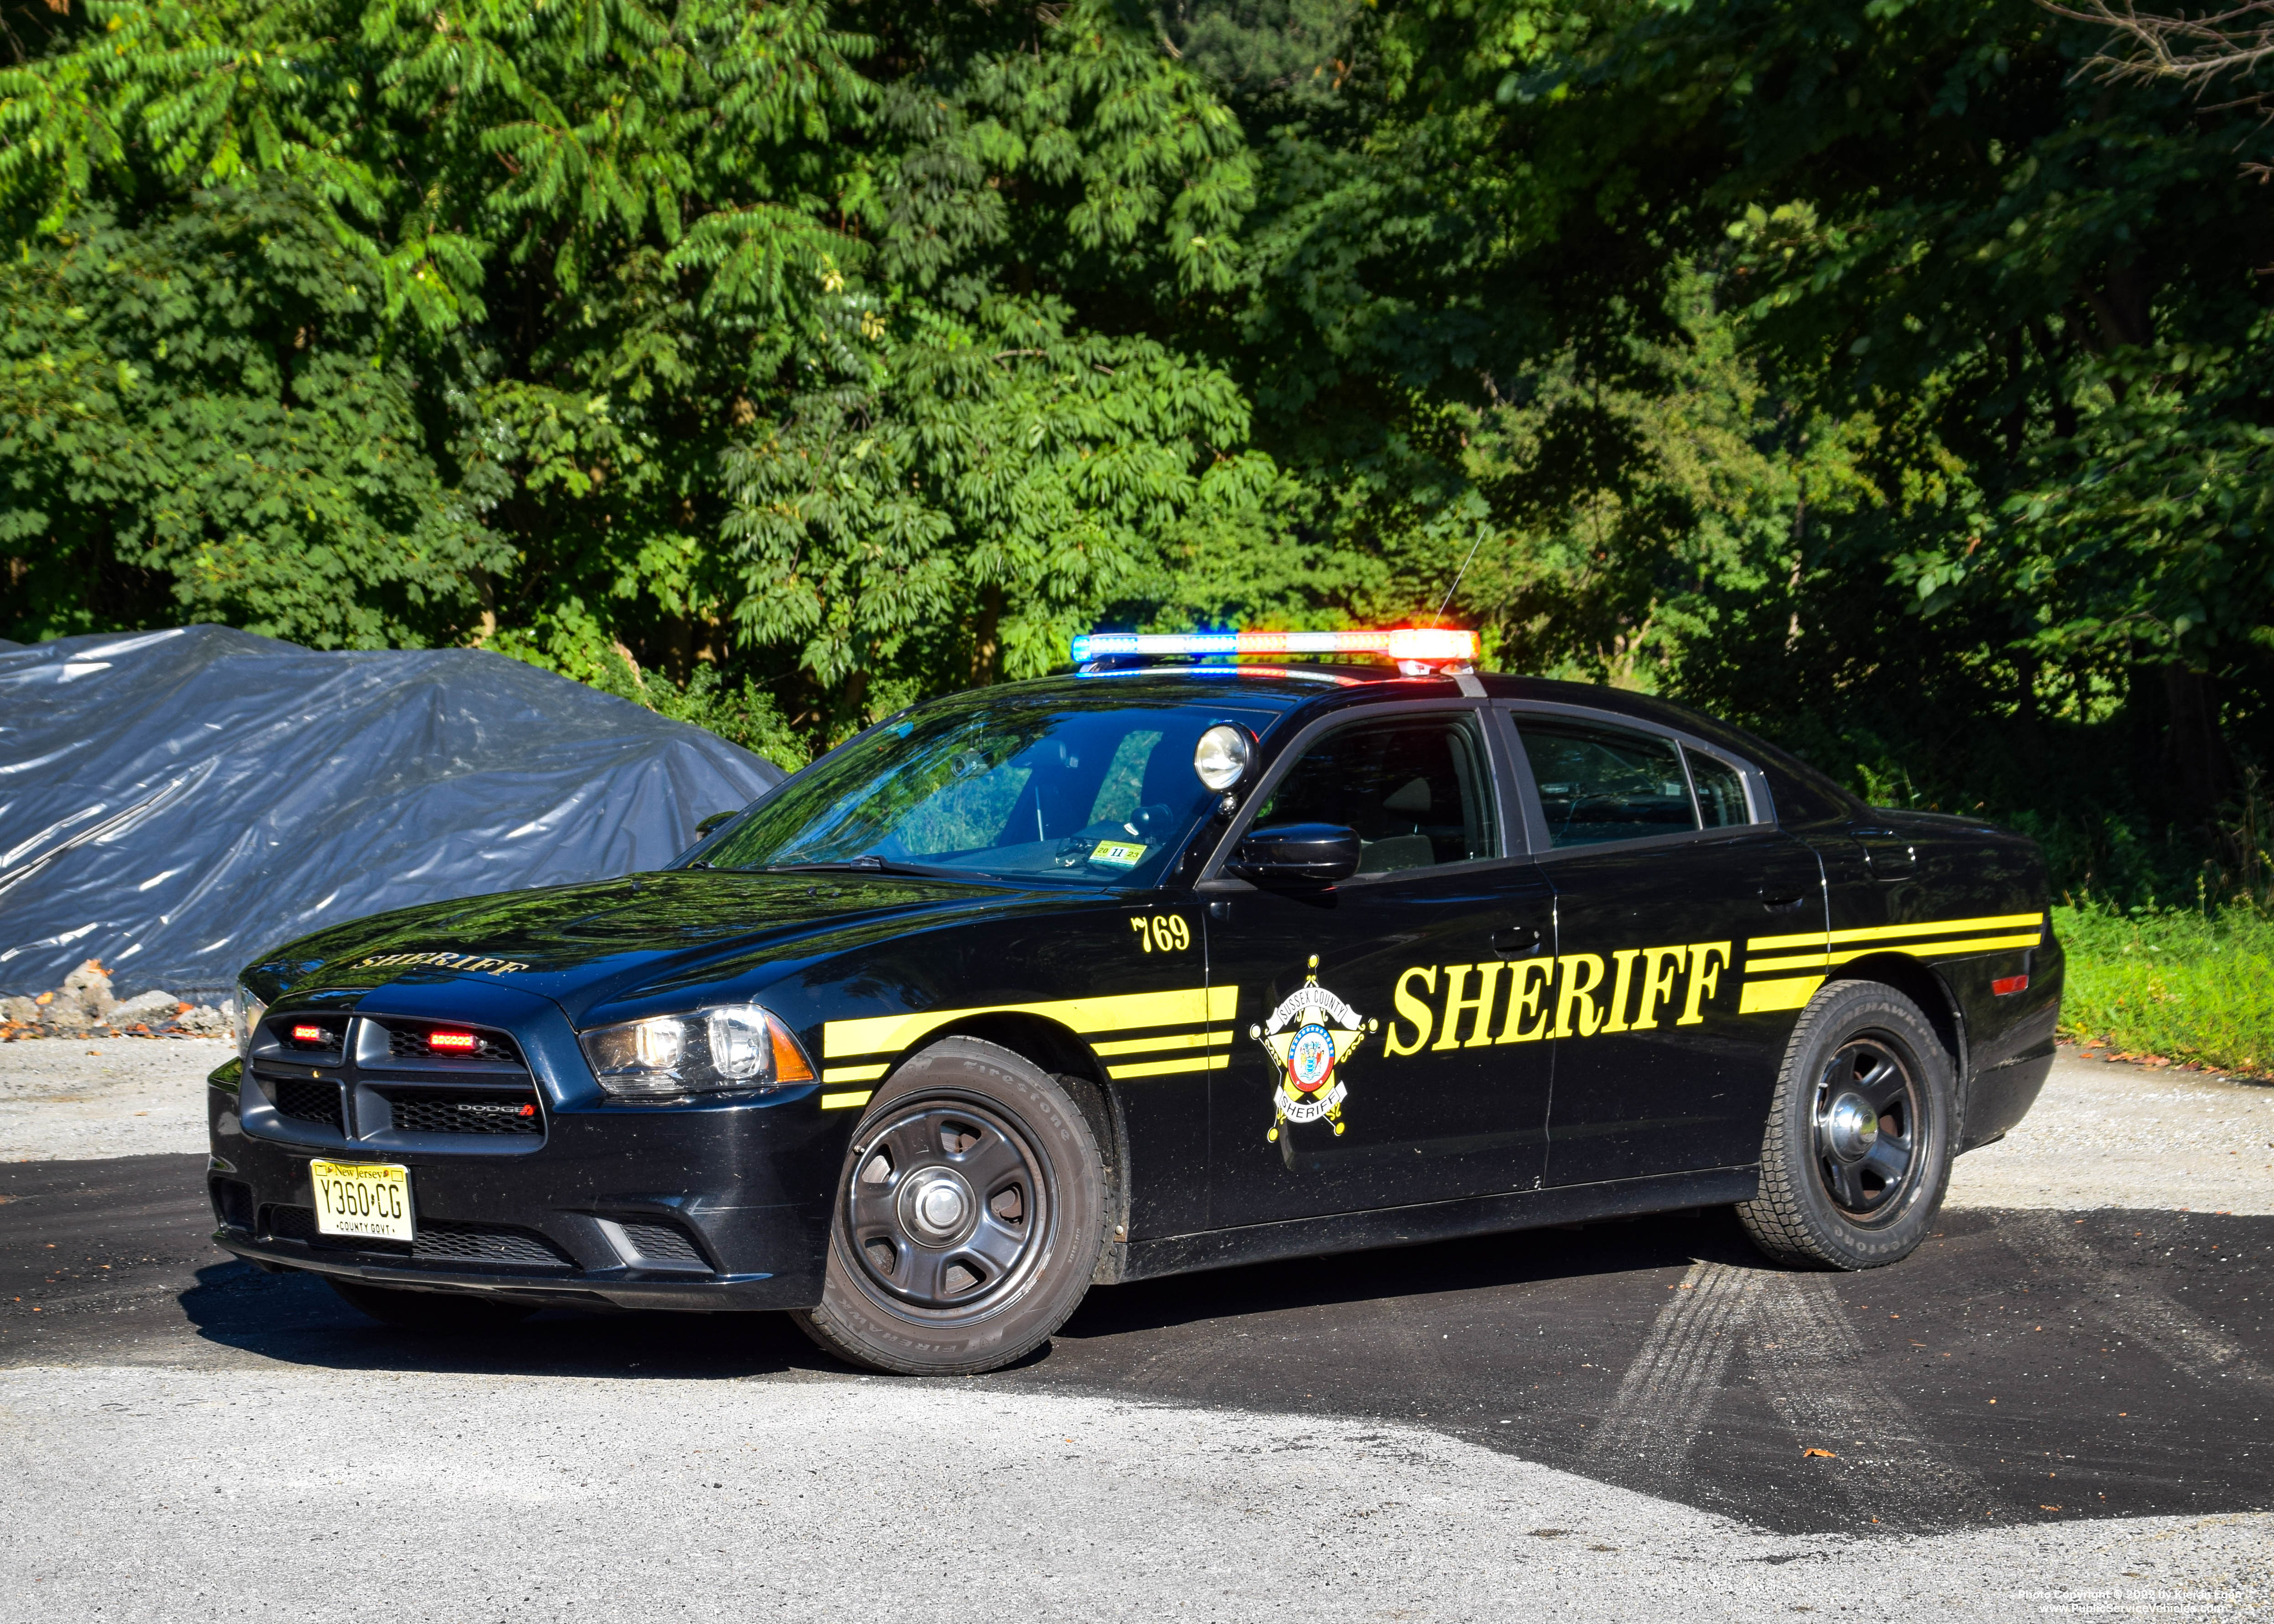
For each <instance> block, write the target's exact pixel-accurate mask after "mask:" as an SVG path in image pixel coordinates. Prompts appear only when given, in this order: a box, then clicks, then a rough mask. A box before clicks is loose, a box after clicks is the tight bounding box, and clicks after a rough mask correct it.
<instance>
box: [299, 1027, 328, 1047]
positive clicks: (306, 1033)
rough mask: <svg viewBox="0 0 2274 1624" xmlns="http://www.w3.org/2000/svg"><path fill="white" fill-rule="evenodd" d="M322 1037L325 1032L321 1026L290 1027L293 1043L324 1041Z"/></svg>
mask: <svg viewBox="0 0 2274 1624" xmlns="http://www.w3.org/2000/svg"><path fill="white" fill-rule="evenodd" d="M324 1037H325V1033H324V1029H323V1028H322V1027H321V1026H295V1027H293V1028H292V1041H294V1042H295V1043H320V1042H322V1041H324Z"/></svg>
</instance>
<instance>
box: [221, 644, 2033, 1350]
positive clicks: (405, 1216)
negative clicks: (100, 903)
mask: <svg viewBox="0 0 2274 1624" xmlns="http://www.w3.org/2000/svg"><path fill="white" fill-rule="evenodd" d="M1475 647H1476V644H1475V639H1474V637H1473V635H1472V634H1470V633H1466V632H1458V631H1452V630H1444V629H1434V628H1419V629H1405V630H1398V631H1389V632H1338V633H1299V632H1290V633H1256V632H1242V633H1237V634H1231V633H1226V634H1201V635H1188V636H1156V635H1133V634H1107V633H1100V634H1096V635H1090V636H1088V637H1084V638H1080V639H1077V640H1076V643H1075V649H1074V655H1075V665H1076V669H1075V670H1074V672H1073V674H1071V675H1067V676H1063V677H1053V678H1048V679H1044V680H1036V681H1030V682H1019V683H1013V684H1010V685H1007V686H1004V687H998V688H987V689H983V690H980V691H976V692H971V693H965V694H959V695H954V696H953V697H950V698H945V699H940V700H936V701H933V702H931V703H927V704H922V705H919V706H916V707H915V708H913V709H911V710H908V711H903V712H901V713H900V715H898V716H895V717H892V718H890V719H888V720H886V721H885V722H882V723H880V724H878V725H877V726H874V727H872V728H870V729H869V730H868V731H867V732H866V733H862V734H861V735H860V736H859V737H857V738H855V740H853V741H850V742H849V743H847V744H846V745H844V746H843V747H841V748H838V749H835V750H832V751H831V752H830V753H829V754H827V755H826V756H823V757H822V758H821V759H820V760H819V761H817V762H815V763H813V764H812V765H811V766H809V767H808V768H806V769H805V770H804V771H801V772H799V773H797V774H796V775H794V777H792V778H789V779H787V781H786V782H784V783H783V784H782V785H780V786H779V787H777V788H776V789H774V790H772V791H771V792H770V793H767V794H766V795H765V796H764V797H763V798H762V799H761V800H759V801H757V802H755V803H753V804H752V805H751V806H749V807H748V808H744V809H742V811H740V812H738V813H734V814H732V815H730V816H724V817H723V818H719V819H713V820H711V821H710V822H709V823H706V825H705V826H704V832H703V834H702V836H701V838H700V839H699V840H698V842H697V844H696V845H695V846H693V847H692V848H691V849H689V851H688V852H687V853H684V854H683V855H682V856H681V858H680V859H679V860H678V861H676V862H674V864H673V865H672V866H671V867H670V868H667V869H666V870H663V871H660V872H656V873H648V874H638V875H634V876H629V877H627V878H623V879H618V880H611V881H607V882H605V883H596V884H587V885H576V886H567V887H561V888H556V889H550V890H542V891H523V892H517V893H514V894H511V895H504V896H494V897H484V898H473V899H471V900H465V901H457V902H449V903H443V904H437V905H432V906H423V907H418V908H410V909H405V910H403V911H400V912H396V913H392V914H381V915H379V916H377V917H374V918H371V919H366V920H363V921H358V922H356V923H353V924H349V925H343V926H339V927H336V928H335V929H328V930H324V931H321V932H320V933H318V934H316V935H313V936H308V937H306V938H305V939H303V940H301V941H298V942H295V943H293V944H290V945H289V946H287V947H284V948H282V949H280V950H278V951H276V952H275V953H274V954H272V955H271V956H270V957H268V958H267V959H264V960H263V961H262V962H260V963H259V964H256V965H253V966H251V967H249V968H248V969H247V970H246V971H245V974H244V978H243V986H242V987H241V988H240V989H239V995H238V1004H239V1008H240V1010H241V1011H242V1015H241V1026H242V1041H241V1058H240V1059H238V1060H237V1061H234V1062H231V1063H230V1064H227V1065H224V1066H223V1067H222V1068H221V1070H219V1071H216V1072H215V1074H214V1076H213V1078H212V1079H211V1080H212V1086H211V1090H210V1095H211V1105H212V1110H211V1121H212V1132H213V1158H212V1163H211V1171H210V1184H211V1193H212V1198H213V1207H214V1212H215V1217H216V1219H217V1220H218V1222H219V1226H220V1227H219V1229H218V1231H217V1233H216V1237H215V1238H216V1239H217V1240H218V1241H219V1242H220V1244H222V1246H224V1247H226V1248H227V1249H228V1250H230V1252H235V1253H237V1255H238V1256H240V1257H243V1258H246V1259H252V1261H254V1262H256V1263H259V1264H260V1265H262V1266H264V1267H271V1268H280V1269H299V1270H307V1271H311V1272H313V1273H316V1274H321V1275H323V1276H324V1277H325V1278H326V1279H328V1281H329V1282H331V1283H332V1284H333V1285H334V1286H335V1287H336V1288H337V1289H339V1291H340V1293H341V1295H342V1296H343V1297H346V1298H347V1300H348V1301H349V1302H350V1303H352V1304H355V1305H356V1306H357V1307H358V1308H360V1309H362V1310H364V1311H365V1312H368V1313H370V1314H372V1315H373V1316H375V1317H377V1318H379V1319H383V1320H388V1321H391V1322H394V1323H396V1324H403V1325H411V1326H421V1327H435V1326H451V1325H456V1326H461V1327H475V1326H482V1325H487V1324H494V1323H499V1322H501V1321H504V1320H506V1319H510V1318H512V1317H515V1316H517V1315H521V1314H524V1313H527V1312H531V1311H533V1310H535V1309H537V1308H539V1307H543V1306H546V1305H553V1304H560V1305H584V1306H587V1307H606V1306H609V1305H614V1306H617V1307H622V1308H633V1309H693V1310H740V1309H782V1310H787V1311H788V1312H791V1313H792V1314H793V1315H794V1316H795V1317H796V1319H797V1320H798V1322H799V1323H800V1324H801V1325H802V1327H804V1328H805V1329H806V1330H807V1331H808V1332H809V1334H810V1335H812V1336H813V1337H814V1338H815V1340H816V1341H817V1342H820V1343H821V1344H822V1346H824V1347H825V1348H826V1349H828V1350H831V1351H832V1352H834V1353H836V1354H839V1355H840V1356H842V1357H845V1358H847V1359H849V1360H852V1361H854V1362H855V1363H857V1364H860V1365H868V1366H870V1367H873V1368H876V1369H879V1370H886V1371H895V1372H921V1373H969V1372H978V1371H984V1370H989V1369H991V1368H994V1367H996V1366H998V1365H1003V1364H1005V1363H1007V1362H1009V1361H1011V1360H1013V1359H1016V1358H1018V1357H1020V1356H1021V1355H1023V1354H1026V1353H1028V1352H1029V1351H1030V1350H1034V1349H1035V1348H1036V1347H1037V1346H1038V1345H1040V1344H1041V1343H1042V1342H1043V1341H1044V1340H1045V1339H1047V1338H1048V1337H1049V1336H1050V1334H1051V1333H1052V1332H1053V1331H1054V1330H1056V1329H1057V1328H1058V1326H1059V1325H1060V1324H1061V1323H1062V1322H1063V1321H1064V1320H1065V1318H1066V1316H1067V1315H1068V1314H1069V1313H1071V1312H1073V1308H1074V1306H1075V1305H1076V1304H1078V1303H1080V1302H1081V1298H1082V1296H1083V1294H1084V1293H1085V1292H1087V1291H1088V1289H1089V1288H1090V1287H1091V1285H1093V1284H1095V1283H1100V1282H1118V1281H1127V1280H1137V1279H1142V1278H1146V1277H1148V1276H1153V1275H1161V1274H1176V1273H1178V1272H1181V1271H1186V1270H1194V1269H1206V1268H1215V1267H1224V1266H1225V1265H1231V1264H1240V1263H1249V1262H1254V1261H1257V1260H1259V1259H1273V1258H1288V1257H1296V1256H1301V1255H1305V1254H1310V1253H1318V1252H1337V1251H1344V1250H1349V1249H1352V1248H1357V1247H1367V1246H1382V1245H1395V1244H1407V1243H1412V1242H1419V1241H1428V1240H1434V1239H1439V1238H1442V1237H1451V1236H1461V1235H1473V1234H1478V1233H1480V1232H1485V1231H1492V1230H1512V1229H1524V1228H1527V1227H1531V1226H1536V1225H1541V1224H1551V1223H1569V1222H1576V1221H1583V1220H1589V1219H1599V1218H1604V1217H1608V1216H1612V1215H1618V1214H1636V1213H1645V1212H1651V1211H1654V1210H1662V1209H1668V1208H1680V1207H1699V1206H1703V1205H1706V1204H1717V1203H1728V1204H1732V1205H1734V1206H1735V1207H1736V1213H1737V1215H1738V1217H1739V1218H1740V1219H1741V1220H1742V1222H1743V1225H1744V1228H1745V1229H1746V1230H1747V1232H1748V1233H1749V1234H1750V1235H1751V1237H1753V1239H1754V1240H1755V1241H1756V1242H1757V1243H1758V1244H1759V1245H1760V1247H1761V1248H1762V1249H1763V1250H1764V1251H1765V1252H1767V1253H1768V1255H1769V1256H1770V1257H1771V1258H1773V1259H1777V1260H1779V1261H1780V1262H1782V1263H1786V1264H1788V1265H1792V1266H1795V1267H1832V1268H1838V1269H1858V1268H1868V1267H1874V1266H1877V1265H1879V1264H1885V1263H1891V1262H1893V1261H1894V1260H1895V1259H1899V1258H1901V1257H1903V1256H1904V1255H1906V1254H1907V1253H1909V1252H1910V1251H1911V1250H1912V1249H1913V1248H1914V1247H1916V1245H1917V1244H1919V1242H1920V1240H1921V1239H1922V1238H1923V1237H1924V1236H1925V1235H1926V1233H1927V1232H1928V1229H1929V1227H1930V1225H1931V1223H1932V1222H1933V1220H1934V1216H1935V1213H1936V1209H1937V1207H1939V1204H1940V1202H1941V1200H1942V1197H1943V1192H1944V1188H1945V1185H1946V1183H1947V1181H1948V1178H1949V1176H1950V1169H1951V1162H1952V1158H1953V1157H1954V1155H1955V1154H1958V1153H1959V1152H1961V1151H1963V1150H1966V1149H1969V1148H1971V1147H1975V1146H1978V1145H1982V1144H1984V1143H1987V1142H1988V1141H1990V1140H1992V1139H1996V1138H1997V1137H1999V1135H2000V1134H2002V1133H2004V1132H2006V1131H2007V1129H2009V1128H2011V1127H2012V1126H2013V1125H2014V1123H2015V1122H2017V1121H2019V1120H2020V1118H2021V1116H2022V1113H2023V1112H2024V1111H2026V1110H2027V1109H2029V1105H2030V1102H2031V1101H2032V1100H2033V1099H2034V1098H2035V1097H2036V1095H2037V1091H2038V1089H2039V1087H2040V1086H2042V1084H2043V1082H2044V1078H2045V1075H2046V1073H2047V1071H2048V1070H2049V1068H2050V1066H2051V1064H2052V1052H2053V1033H2054V1026H2055V1021H2056V1018H2057V1015H2058V1013H2059V996H2060V985H2061V953H2060V949H2059V946H2058V944H2056V943H2055V942H2054V940H2053V936H2052V930H2051V929H2050V921H2049V919H2048V916H2047V914H2046V911H2045V909H2046V876H2045V868H2044V861H2043V860H2042V858H2041V856H2040V854H2039V853H2038V852H2037V848H2036V846H2034V845H2033V844H2032V843H2031V842H2030V841H2029V840H2027V839H2024V838H2021V837H2019V836H2016V835H2013V834H2009V833H2007V832H2005V831H2000V830H1998V829H1995V828H1992V827H1990V826H1988V825H1987V824H1985V823H1982V822H1980V821H1978V820H1975V819H1970V818H1963V817H1950V816H1931V815H1925V814H1919V813H1909V812H1903V813H1898V812H1890V811H1886V810H1884V809H1878V808H1868V807H1865V806H1864V805H1862V804H1860V803H1859V802H1857V801H1855V800H1854V799H1853V798H1851V797H1850V796H1849V795H1848V794H1847V793H1845V792H1843V791H1841V789H1839V788H1838V787H1837V786H1834V784H1832V783H1831V782H1830V781H1829V780H1827V779H1826V778H1824V777H1822V776H1821V775H1820V774H1818V773H1817V772H1815V771H1811V769H1809V768H1807V767H1805V766H1803V764H1802V763H1799V762H1797V761H1796V760H1794V759H1793V758H1792V757H1790V756H1787V755H1785V754H1783V753H1782V752H1781V751H1779V750H1777V749H1776V748H1773V747H1772V746H1770V745H1767V744H1766V743H1764V742H1762V741H1759V740H1758V739H1755V738H1752V737H1751V736H1750V735H1748V734H1746V733H1741V732H1739V731H1738V730H1736V729H1735V728H1732V727H1728V726H1723V725H1721V724H1720V723H1718V722H1715V721H1713V720H1712V719H1710V718H1706V717H1704V716H1700V715H1698V714H1697V713H1695V712H1693V711H1687V710H1684V709H1683V708H1681V707H1679V706H1676V705H1673V704H1669V703H1665V702H1662V701H1660V700H1656V699H1653V698H1649V697H1646V696H1644V695H1637V694H1629V693H1623V692H1617V691H1613V690H1610V689H1606V688H1593V687H1586V686H1581V685H1577V684H1572V683H1563V682H1552V681H1546V680H1534V679H1531V678H1525V677H1510V676H1494V675H1480V674H1478V673H1475V672H1474V671H1473V670H1472V664H1471V662H1472V659H1473V658H1474V654H1475ZM1306 657H1309V658H1311V659H1312V660H1313V661H1314V662H1316V663H1313V664H1309V665H1306V664H1303V663H1301V662H1302V661H1303V660H1304V659H1305V658H1306ZM1266 661H1269V662H1275V663H1263V662H1266ZM1369 661H1370V662H1371V663H1367V662H1369ZM1337 662H1340V663H1337Z"/></svg>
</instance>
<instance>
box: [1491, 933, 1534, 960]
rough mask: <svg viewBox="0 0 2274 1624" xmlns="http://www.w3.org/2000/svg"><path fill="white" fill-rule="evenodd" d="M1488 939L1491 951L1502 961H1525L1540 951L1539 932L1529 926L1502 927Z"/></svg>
mask: <svg viewBox="0 0 2274 1624" xmlns="http://www.w3.org/2000/svg"><path fill="white" fill-rule="evenodd" d="M1490 939H1491V942H1492V951H1494V952H1495V953H1498V954H1499V955H1500V956H1501V957H1502V959H1525V958H1528V957H1530V956H1531V955H1532V954H1533V953H1536V952H1538V951H1540V932H1538V931H1537V930H1534V929H1532V927H1531V926H1529V925H1503V926H1502V928H1501V929H1498V930H1495V931H1494V932H1493V933H1492V936H1491V938H1490Z"/></svg>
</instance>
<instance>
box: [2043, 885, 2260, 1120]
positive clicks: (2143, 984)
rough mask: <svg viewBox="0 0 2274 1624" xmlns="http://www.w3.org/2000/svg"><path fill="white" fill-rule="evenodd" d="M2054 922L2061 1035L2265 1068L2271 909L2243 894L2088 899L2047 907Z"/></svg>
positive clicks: (2221, 1066)
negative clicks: (2224, 899)
mask: <svg viewBox="0 0 2274 1624" xmlns="http://www.w3.org/2000/svg"><path fill="white" fill-rule="evenodd" d="M2053 930H2054V933H2055V934H2056V935H2057V936H2059V938H2060V942H2061V945H2062V946H2063V947H2064V948H2066V949H2067V952H2068V985H2067V993H2066V995H2065V996H2064V997H2063V998H2062V1001H2061V1029H2062V1032H2063V1033H2064V1034H2065V1035H2067V1036H2069V1037H2074V1038H2077V1039H2080V1040H2084V1041H2090V1040H2094V1039H2097V1040H2099V1041H2103V1042H2105V1043H2107V1044H2109V1045H2110V1046H2111V1047H2112V1048H2113V1049H2117V1050H2118V1051H2119V1052H2120V1053H2123V1054H2126V1055H2130V1056H2139V1057H2142V1058H2150V1057H2161V1058H2164V1059H2167V1060H2173V1061H2191V1062H2193V1063H2194V1064H2197V1065H2205V1066H2211V1067H2215V1068H2217V1069H2218V1070H2219V1071H2233V1072H2240V1073H2244V1074H2247V1075H2250V1076H2257V1077H2263V1076H2268V1075H2274V916H2270V915H2269V914H2266V913H2263V912H2262V911H2261V910H2259V909H2257V908H2255V907H2252V906H2248V905H2247V904H2242V903H2234V904H2230V905H2228V906H2225V907H2224V908H2220V909H2218V910H2216V911H2211V910H2197V909H2193V908H2172V909H2162V910H2153V911H2140V912H2135V913H2129V914H2127V913H2124V912H2122V911H2120V910H2119V909H2116V908H2113V907H2110V906H2106V905H2105V904H2101V903H2097V902H2093V901H2087V902H2085V903H2084V904H2082V905H2081V906H2075V907H2057V908H2055V909H2054V910H2053Z"/></svg>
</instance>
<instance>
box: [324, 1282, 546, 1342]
mask: <svg viewBox="0 0 2274 1624" xmlns="http://www.w3.org/2000/svg"><path fill="white" fill-rule="evenodd" d="M325 1278H326V1279H327V1280H328V1282H329V1283H330V1285H331V1288H332V1289H333V1290H335V1291H336V1292H338V1293H339V1294H340V1296H341V1297H343V1299H345V1300H346V1302H347V1304H348V1305H349V1306H350V1307H351V1308H354V1309H355V1310H356V1311H357V1312H360V1313H365V1314H369V1315H370V1316H371V1317H372V1318H373V1319H376V1320H378V1321H380V1323H381V1324H382V1325H391V1326H394V1327H395V1328H396V1329H398V1330H403V1331H426V1332H434V1333H440V1334H443V1335H472V1334H475V1333H478V1332H482V1331H502V1330H504V1329H505V1328H506V1327H508V1326H510V1325H517V1324H519V1323H520V1322H521V1321H522V1320H523V1319H528V1318H529V1316H530V1315H531V1314H533V1313H535V1312H537V1311H536V1310H535V1309H533V1308H527V1307H523V1305H521V1304H517V1303H510V1302H501V1301H498V1300H496V1299H494V1298H492V1297H466V1296H461V1295H459V1294H457V1293H456V1292H450V1291H406V1290H400V1289H395V1288H394V1287H392V1286H370V1285H365V1284H364V1283H363V1282H361V1281H357V1280H342V1279H340V1278H339V1277H338V1276H337V1275H327V1276H326V1277H325Z"/></svg>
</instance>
